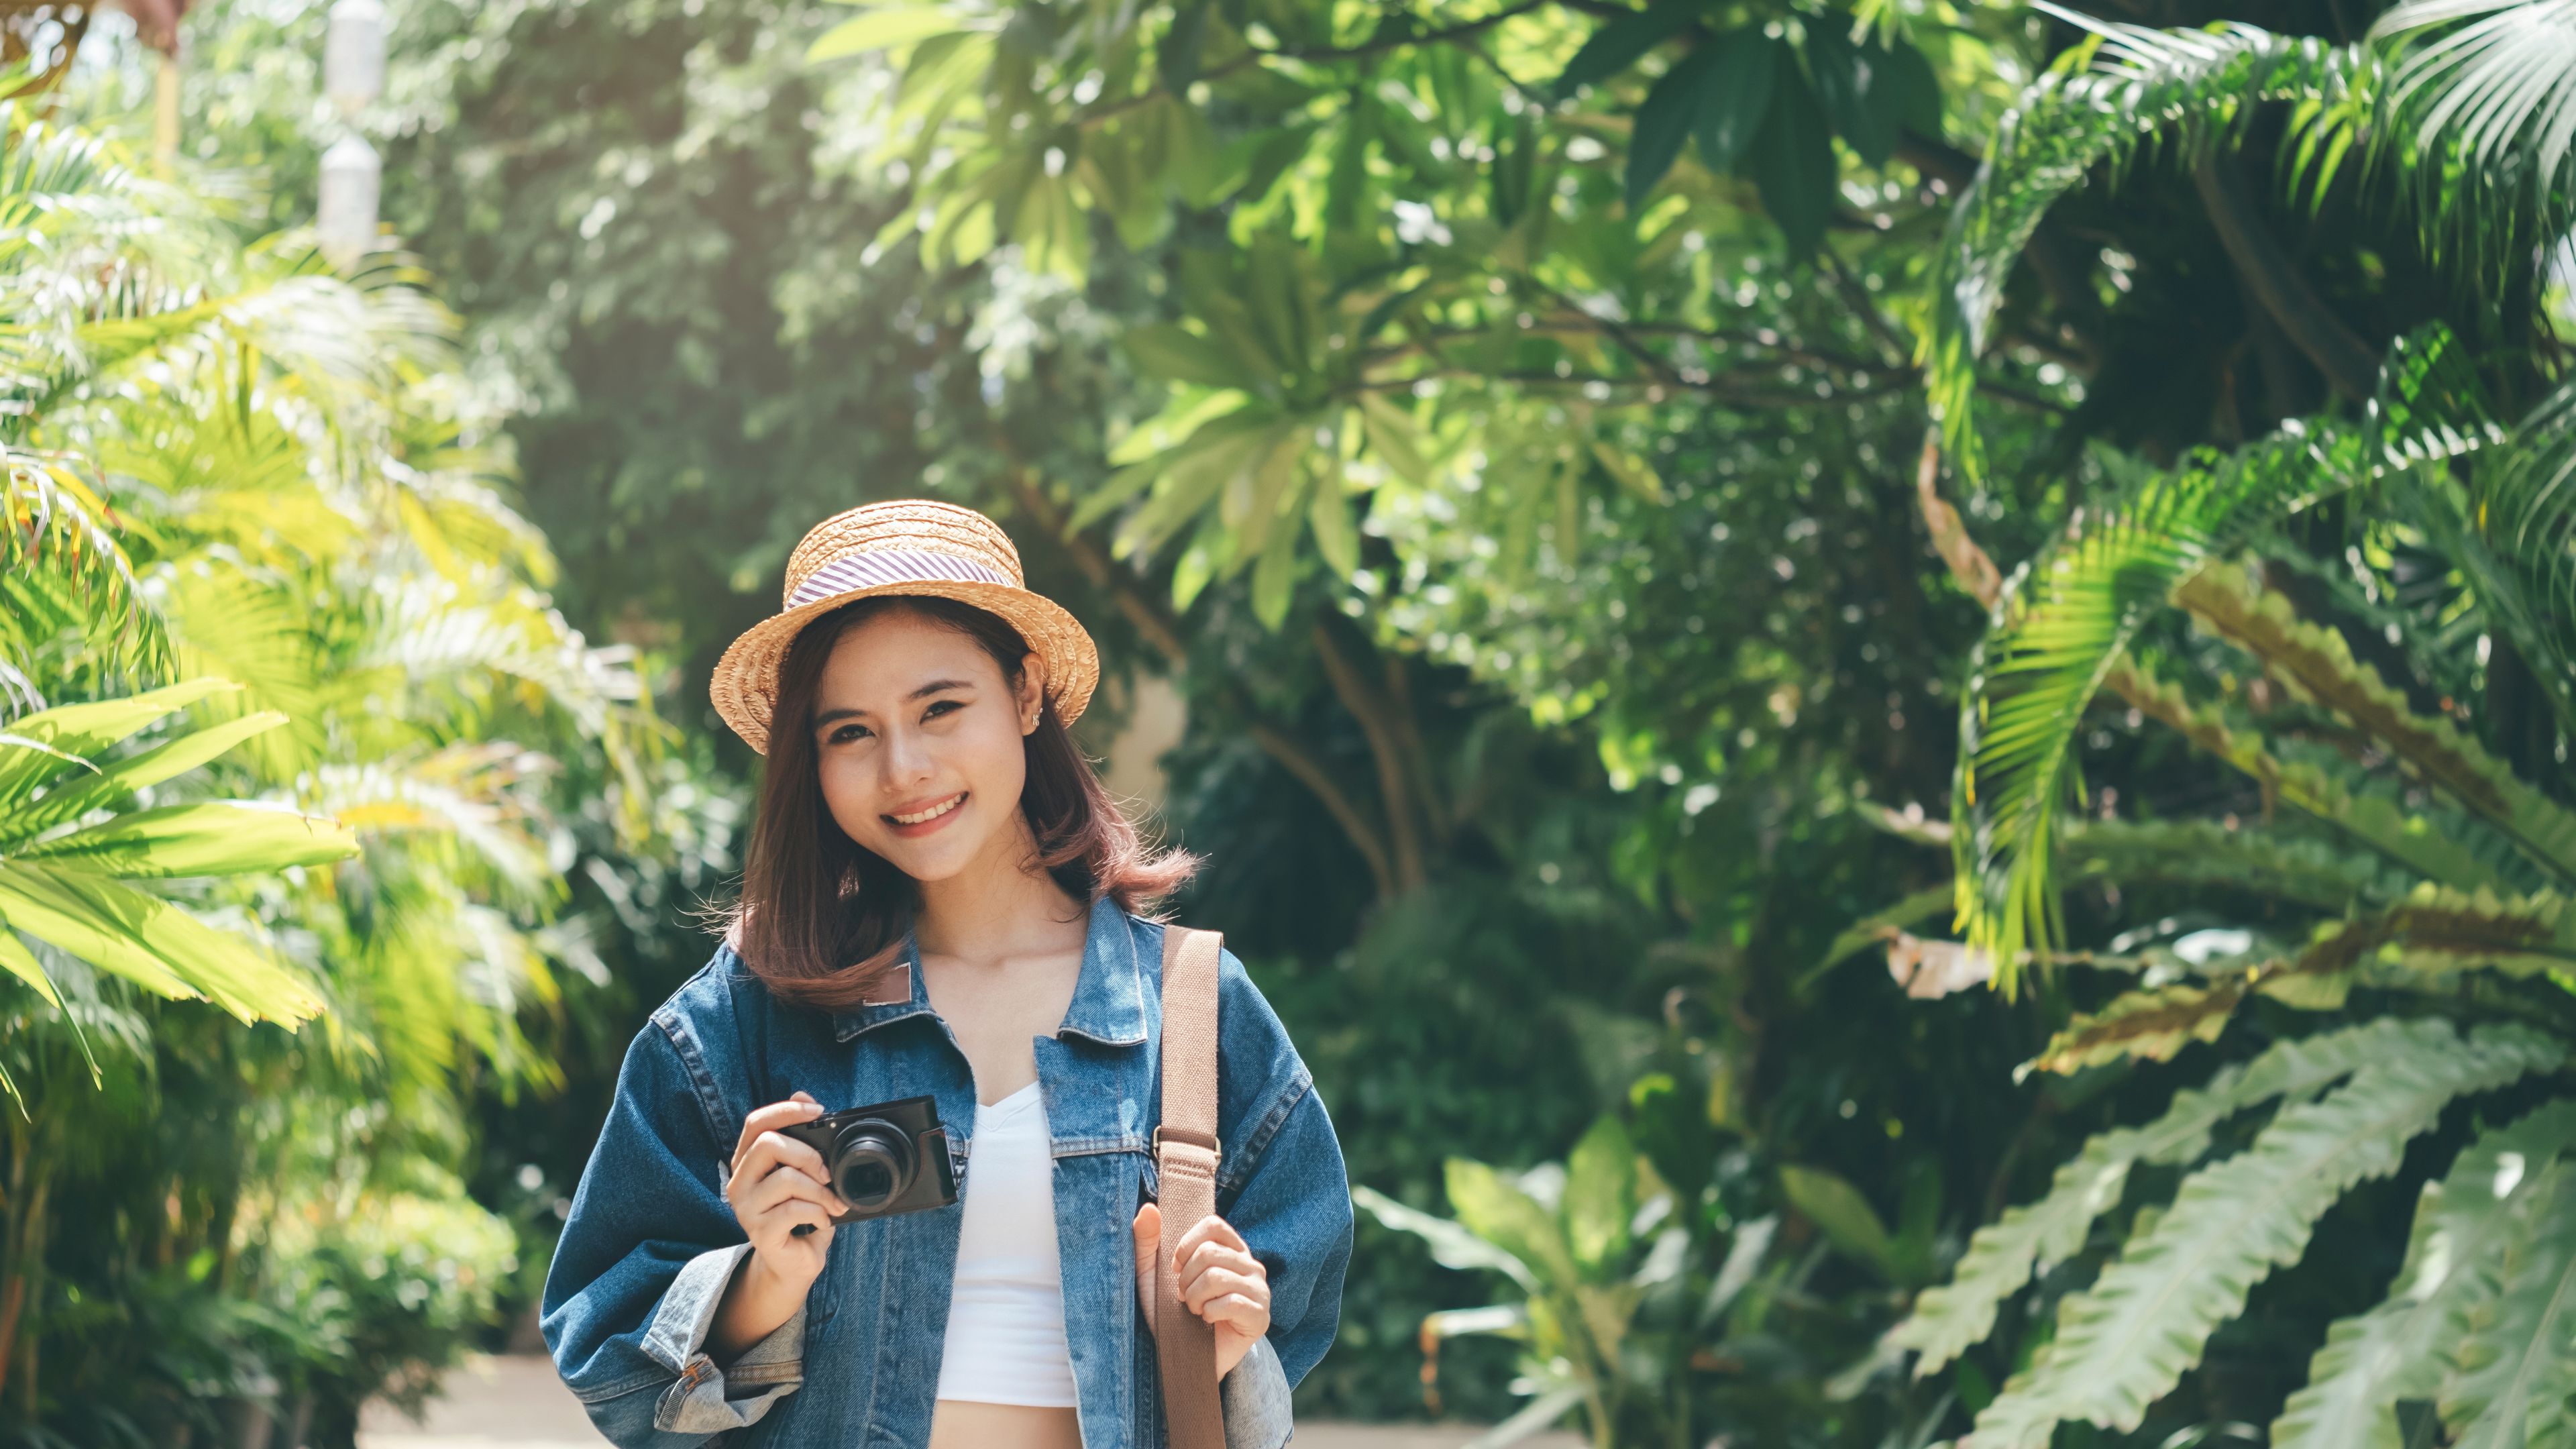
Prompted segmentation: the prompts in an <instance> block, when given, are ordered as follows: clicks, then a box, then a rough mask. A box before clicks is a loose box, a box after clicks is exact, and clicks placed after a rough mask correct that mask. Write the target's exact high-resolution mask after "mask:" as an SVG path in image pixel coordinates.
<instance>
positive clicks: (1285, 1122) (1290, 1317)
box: [1216, 951, 1352, 1449]
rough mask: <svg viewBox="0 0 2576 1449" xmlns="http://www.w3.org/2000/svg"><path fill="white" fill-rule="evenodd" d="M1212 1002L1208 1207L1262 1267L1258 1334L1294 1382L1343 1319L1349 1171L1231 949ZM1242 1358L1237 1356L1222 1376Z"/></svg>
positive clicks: (1308, 1084)
mask: <svg viewBox="0 0 2576 1449" xmlns="http://www.w3.org/2000/svg"><path fill="white" fill-rule="evenodd" d="M1218 1003H1219V1005H1218V1010H1219V1018H1218V1027H1217V1029H1218V1032H1219V1041H1220V1043H1221V1046H1220V1053H1221V1057H1222V1062H1223V1065H1222V1067H1221V1068H1220V1070H1219V1072H1218V1080H1217V1106H1218V1122H1219V1127H1218V1138H1219V1145H1220V1155H1219V1161H1218V1165H1217V1184H1216V1189H1217V1191H1216V1206H1217V1214H1218V1216H1220V1217H1223V1218H1224V1219H1225V1220H1226V1221H1227V1222H1228V1223H1231V1224H1232V1225H1233V1226H1234V1230H1235V1231H1236V1232H1239V1233H1241V1234H1242V1235H1243V1239H1244V1242H1245V1243H1246V1244H1247V1245H1249V1246H1250V1247H1251V1249H1252V1255H1253V1256H1254V1257H1256V1258H1258V1259H1260V1260H1261V1265H1262V1267H1263V1268H1265V1269H1266V1270H1268V1272H1269V1275H1270V1332H1269V1334H1268V1336H1267V1343H1268V1346H1269V1348H1270V1349H1271V1350H1272V1351H1273V1352H1274V1353H1275V1354H1276V1355H1277V1359H1278V1363H1277V1365H1276V1370H1275V1371H1276V1372H1277V1374H1278V1375H1279V1376H1280V1377H1281V1378H1282V1379H1284V1386H1283V1387H1286V1388H1293V1387H1295V1386H1296V1385H1297V1384H1298V1383H1299V1382H1300V1381H1302V1380H1303V1379H1304V1378H1305V1377H1306V1373H1307V1371H1308V1370H1309V1369H1312V1368H1313V1367H1314V1366H1315V1364H1316V1361H1317V1360H1319V1359H1321V1358H1322V1357H1323V1356H1324V1350H1326V1349H1328V1348H1330V1347H1332V1344H1333V1335H1334V1333H1335V1332H1336V1331H1338V1329H1339V1328H1340V1326H1341V1316H1342V1275H1343V1273H1344V1271H1345V1270H1346V1269H1348V1267H1349V1266H1350V1260H1351V1235H1352V1225H1351V1185H1350V1178H1349V1176H1348V1174H1347V1172H1346V1170H1345V1169H1344V1167H1343V1165H1342V1148H1341V1143H1340V1142H1339V1141H1338V1140H1337V1139H1336V1138H1335V1137H1334V1135H1333V1123H1332V1119H1331V1118H1329V1117H1328V1116H1326V1115H1325V1113H1324V1102H1323V1099H1322V1098H1321V1097H1319V1096H1317V1095H1316V1093H1315V1080H1314V1078H1313V1077H1311V1076H1309V1075H1308V1074H1307V1071H1306V1064H1305V1062H1303V1061H1302V1060H1300V1059H1299V1058H1298V1056H1297V1049H1296V1047H1295V1045H1294V1044H1292V1043H1291V1042H1290V1041H1289V1040H1288V1030H1287V1028H1286V1027H1285V1026H1283V1025H1281V1024H1280V1021H1279V1017H1278V1014H1277V1013H1275V1012H1273V1011H1272V1010H1271V1009H1270V1003H1269V1002H1268V1001H1266V1000H1264V999H1263V997H1262V995H1261V992H1260V990H1259V988H1257V987H1255V986H1254V985H1253V984H1252V978H1251V977H1250V976H1248V975H1246V974H1245V972H1244V969H1243V963H1242V962H1241V961H1239V960H1237V959H1236V958H1235V955H1234V953H1233V952H1232V951H1226V952H1224V953H1223V955H1222V956H1221V958H1220V967H1219V978H1218ZM1249 1366H1253V1360H1252V1359H1251V1358H1249V1357H1247V1358H1246V1359H1245V1361H1244V1365H1243V1366H1239V1367H1238V1369H1237V1371H1236V1372H1235V1373H1231V1374H1228V1375H1227V1376H1226V1379H1227V1382H1228V1384H1229V1385H1231V1384H1232V1383H1233V1381H1234V1380H1235V1379H1236V1378H1238V1377H1242V1376H1243V1375H1242V1367H1249ZM1253 1387H1254V1385H1253V1384H1251V1383H1247V1384H1245V1385H1244V1386H1243V1389H1244V1391H1249V1390H1251V1389H1252V1388H1253ZM1238 1449H1240V1446H1238Z"/></svg>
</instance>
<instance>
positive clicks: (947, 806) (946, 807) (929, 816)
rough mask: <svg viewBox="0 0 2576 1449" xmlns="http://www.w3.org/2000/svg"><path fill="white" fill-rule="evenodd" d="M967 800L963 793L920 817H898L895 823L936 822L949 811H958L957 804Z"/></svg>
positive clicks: (933, 807)
mask: <svg viewBox="0 0 2576 1449" xmlns="http://www.w3.org/2000/svg"><path fill="white" fill-rule="evenodd" d="M965 798H966V797H965V795H964V794H962V793H961V794H956V795H951V796H949V797H948V798H947V800H945V801H943V802H942V803H940V804H938V805H935V806H932V807H931V808H930V809H928V810H924V811H922V812H921V813H920V814H918V815H897V816H895V817H894V821H895V823H896V824H898V825H919V824H920V823H921V822H923V821H925V820H936V819H938V818H939V817H940V816H942V815H945V814H947V813H948V812H949V811H951V810H954V809H956V808H957V802H958V801H960V800H963V799H965Z"/></svg>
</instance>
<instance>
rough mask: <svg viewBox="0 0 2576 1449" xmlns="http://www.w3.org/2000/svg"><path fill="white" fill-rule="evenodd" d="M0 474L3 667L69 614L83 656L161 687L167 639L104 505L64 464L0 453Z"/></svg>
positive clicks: (20, 659)
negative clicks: (6, 602) (5, 602)
mask: <svg viewBox="0 0 2576 1449" xmlns="http://www.w3.org/2000/svg"><path fill="white" fill-rule="evenodd" d="M0 466H5V467H6V469H7V471H6V473H5V475H0V590H5V591H6V593H7V594H9V595H10V596H11V601H12V603H13V605H14V607H9V608H0V659H7V660H9V661H11V662H14V663H17V664H19V665H20V666H21V667H23V666H24V664H25V662H26V661H27V660H28V659H29V658H30V657H31V655H32V653H33V651H34V650H35V648H36V647H37V646H38V645H39V644H40V643H42V642H44V641H43V640H41V639H39V638H37V637H34V636H33V634H32V627H31V626H34V625H35V624H36V622H37V621H38V620H49V619H52V618H56V617H60V615H61V614H62V613H65V612H68V613H69V614H70V615H71V617H72V618H73V619H74V620H75V621H76V627H78V628H79V629H80V631H81V633H82V635H83V644H84V646H85V647H87V648H88V649H90V650H92V651H95V653H96V654H97V655H99V656H100V657H101V658H102V659H104V660H105V661H106V663H107V665H108V667H109V668H111V669H113V670H117V671H120V672H123V673H125V674H128V675H130V676H132V677H134V678H137V679H145V680H159V679H162V678H166V677H168V675H169V673H170V672H171V659H170V641H169V637H168V634H167V632H166V631H165V629H164V628H163V625H162V620H161V616H160V613H159V612H158V611H157V610H155V609H154V608H153V607H152V606H151V604H150V603H149V602H147V601H146V600H145V599H144V597H143V591H142V586H141V585H140V584H139V583H138V582H137V581H136V579H135V576H134V566H133V564H132V563H131V562H129V561H128V560H127V558H126V555H125V548H124V545H123V544H121V543H120V542H119V541H118V540H117V537H116V533H115V530H114V529H113V528H112V527H111V526H110V520H111V519H112V518H113V517H114V515H113V513H112V512H111V511H110V510H109V508H108V506H107V503H106V501H105V500H103V499H101V498H100V497H99V496H98V494H97V493H95V492H93V491H92V490H91V489H90V487H89V485H88V484H86V483H84V482H82V481H81V479H80V477H79V475H78V474H76V473H74V472H73V471H72V470H71V468H70V467H69V466H68V463H67V460H64V459H60V458H52V457H46V456H43V455H40V454H31V453H21V452H15V451H12V450H7V449H5V448H0ZM40 600H44V601H51V602H52V603H53V604H54V607H51V608H48V607H45V606H44V604H43V603H42V602H40ZM48 632H50V630H49V631H48ZM31 702H36V703H41V702H40V701H31Z"/></svg>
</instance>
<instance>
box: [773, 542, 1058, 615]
mask: <svg viewBox="0 0 2576 1449" xmlns="http://www.w3.org/2000/svg"><path fill="white" fill-rule="evenodd" d="M900 583H973V584H1000V585H1002V586H1003V587H1004V588H1017V587H1019V586H1020V581H1019V580H1018V579H1015V578H1012V577H1010V576H1008V575H1007V574H1004V573H1002V572H1001V571H1000V570H998V569H994V568H992V567H990V566H988V565H985V564H981V563H977V562H976V561H975V560H973V559H969V558H959V557H958V556H957V555H955V554H949V553H932V552H930V551H929V550H927V549H911V548H888V549H872V550H870V551H868V552H865V553H847V554H843V555H841V556H840V557H839V558H836V559H833V560H832V561H831V562H829V563H826V564H823V565H822V566H820V567H818V568H816V569H815V570H814V571H813V572H812V573H810V574H807V575H806V576H805V577H804V578H802V579H800V580H798V581H797V584H796V587H795V589H794V590H793V591H792V592H790V593H789V594H788V596H787V602H786V605H785V607H787V608H790V609H793V608H797V607H799V606H800V605H804V604H810V603H813V602H814V601H815V600H817V599H828V598H830V597H832V596H833V595H834V594H846V593H848V592H849V591H850V590H852V589H865V588H871V587H873V586H875V585H877V584H900Z"/></svg>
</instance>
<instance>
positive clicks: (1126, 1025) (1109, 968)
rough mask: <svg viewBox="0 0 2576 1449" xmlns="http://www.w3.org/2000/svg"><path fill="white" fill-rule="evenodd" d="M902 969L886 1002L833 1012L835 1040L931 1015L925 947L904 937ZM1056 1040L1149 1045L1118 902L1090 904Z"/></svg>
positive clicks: (1132, 942) (1131, 932)
mask: <svg viewBox="0 0 2576 1449" xmlns="http://www.w3.org/2000/svg"><path fill="white" fill-rule="evenodd" d="M903 954H904V965H902V966H900V967H897V968H896V969H895V970H894V971H893V972H890V973H888V979H887V980H886V983H885V990H884V999H883V1000H878V1001H870V1002H867V1003H865V1004H863V1005H861V1006H859V1007H858V1008H857V1009H855V1010H851V1011H836V1012H834V1013H832V1035H833V1036H834V1038H835V1039H837V1040H840V1041H848V1040H850V1039H851V1038H852V1037H855V1036H857V1035H859V1034H860V1033H861V1032H866V1031H873V1030H875V1029H876V1028H878V1027H880V1026H883V1025H885V1024H886V1023H888V1022H891V1021H901V1020H903V1019H904V1018H906V1017H911V1016H926V1015H928V1014H929V1012H930V987H929V985H928V983H926V982H924V981H923V980H922V975H921V945H920V943H919V942H918V941H916V940H915V939H914V938H913V933H912V932H911V931H909V930H907V931H905V932H904V936H903ZM1056 1034H1057V1035H1058V1036H1079V1037H1087V1038H1089V1039H1090V1040H1092V1041H1096V1042H1098V1043H1100V1044H1101V1045H1103V1046H1136V1045H1138V1044H1140V1043H1142V1042H1143V1041H1144V1040H1145V978H1144V970H1143V965H1142V963H1141V962H1140V961H1138V959H1137V951H1136V932H1135V928H1134V926H1133V925H1132V924H1131V923H1130V922H1129V921H1128V919H1127V913H1126V911H1124V910H1122V909H1120V908H1119V905H1118V902H1117V901H1116V900H1115V899H1113V898H1111V897H1109V896H1107V895H1103V896H1101V897H1100V898H1099V899H1098V900H1095V901H1093V902H1092V903H1091V920H1090V923H1089V925H1088V926H1087V927H1086V928H1085V930H1084V933H1083V941H1082V974H1081V976H1079V977H1078V978H1076V979H1075V981H1074V985H1073V1004H1072V1005H1070V1006H1068V1007H1066V1008H1065V1012H1064V1024H1063V1025H1062V1026H1061V1027H1059V1028H1058V1029H1057V1032H1056Z"/></svg>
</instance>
